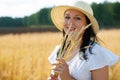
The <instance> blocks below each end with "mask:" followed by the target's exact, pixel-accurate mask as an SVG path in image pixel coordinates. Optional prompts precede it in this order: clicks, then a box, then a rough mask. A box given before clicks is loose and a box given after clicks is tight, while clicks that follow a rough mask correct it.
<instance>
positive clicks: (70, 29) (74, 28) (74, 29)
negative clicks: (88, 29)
mask: <svg viewBox="0 0 120 80" xmlns="http://www.w3.org/2000/svg"><path fill="white" fill-rule="evenodd" d="M67 29H68V28H67ZM75 29H76V28H70V30H75Z"/></svg>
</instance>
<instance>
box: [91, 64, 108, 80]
mask: <svg viewBox="0 0 120 80" xmlns="http://www.w3.org/2000/svg"><path fill="white" fill-rule="evenodd" d="M91 72H92V80H109V67H108V66H105V67H103V68H100V69H96V70H92V71H91Z"/></svg>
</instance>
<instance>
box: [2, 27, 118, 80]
mask: <svg viewBox="0 0 120 80" xmlns="http://www.w3.org/2000/svg"><path fill="white" fill-rule="evenodd" d="M98 36H99V38H100V39H101V40H102V41H103V42H104V43H102V44H103V46H105V47H107V48H108V49H110V50H111V51H113V52H114V53H115V54H117V55H119V56H120V45H119V44H120V43H119V41H120V30H119V29H118V30H115V29H114V30H101V31H100V32H99V34H98ZM61 37H62V33H60V32H43V33H24V34H6V35H0V80H47V77H48V76H49V74H50V71H51V70H50V69H51V65H50V64H49V62H48V60H47V58H48V56H49V55H50V54H51V52H52V51H53V49H54V48H55V46H56V45H57V44H59V43H60V39H61ZM110 80H120V61H119V62H118V63H117V64H116V65H114V66H112V67H111V68H110Z"/></svg>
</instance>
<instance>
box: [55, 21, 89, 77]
mask: <svg viewBox="0 0 120 80" xmlns="http://www.w3.org/2000/svg"><path fill="white" fill-rule="evenodd" d="M71 26H72V24H71V25H70V27H69V29H68V30H67V32H66V34H65V36H64V37H63V41H62V43H61V48H60V51H59V53H58V58H64V59H67V58H69V57H70V53H71V52H72V51H73V50H74V49H76V47H78V45H81V40H82V35H83V33H84V31H85V29H87V28H88V27H89V26H91V23H90V24H88V25H87V26H83V27H81V29H80V31H78V30H77V29H76V30H75V31H74V32H72V33H70V34H69V35H68V33H69V31H70V29H71ZM58 63H59V62H58ZM58 75H59V73H57V72H54V76H55V77H56V78H57V77H58Z"/></svg>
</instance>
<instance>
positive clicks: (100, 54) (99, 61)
mask: <svg viewBox="0 0 120 80" xmlns="http://www.w3.org/2000/svg"><path fill="white" fill-rule="evenodd" d="M88 53H89V52H88ZM88 57H89V58H88V66H89V69H90V70H94V69H99V68H102V67H104V66H112V65H113V64H115V63H116V62H117V61H118V59H119V57H118V56H117V55H116V54H114V53H113V52H111V51H110V50H108V49H107V48H105V47H103V46H101V45H99V44H98V43H94V46H92V54H89V55H88Z"/></svg>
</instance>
